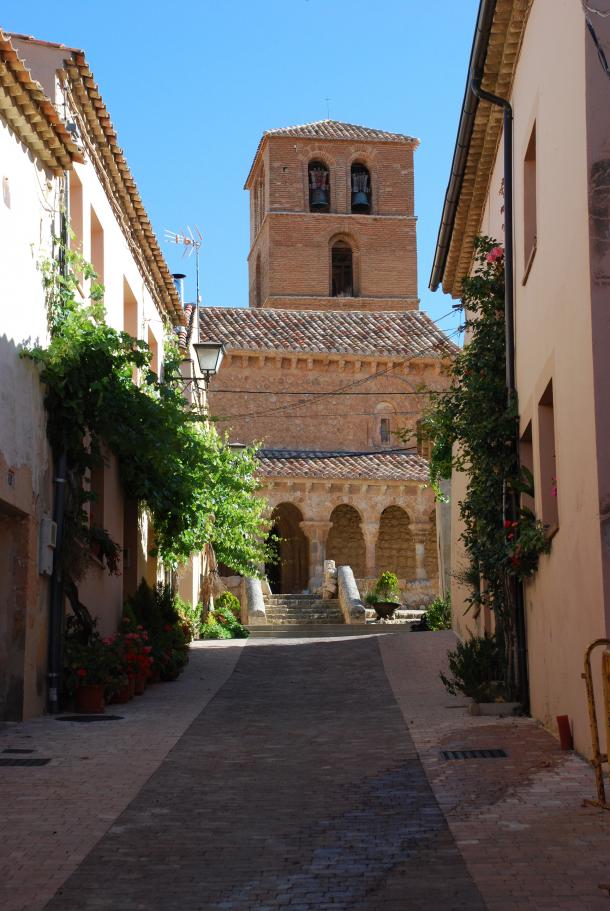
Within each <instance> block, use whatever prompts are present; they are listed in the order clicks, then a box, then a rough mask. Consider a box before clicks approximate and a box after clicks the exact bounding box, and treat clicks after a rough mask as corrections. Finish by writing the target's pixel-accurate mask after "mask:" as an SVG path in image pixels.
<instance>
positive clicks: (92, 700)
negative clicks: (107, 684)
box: [76, 683, 104, 715]
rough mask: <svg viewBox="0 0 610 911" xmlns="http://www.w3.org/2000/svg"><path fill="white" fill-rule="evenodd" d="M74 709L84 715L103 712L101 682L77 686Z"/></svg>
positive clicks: (102, 688) (101, 713)
mask: <svg viewBox="0 0 610 911" xmlns="http://www.w3.org/2000/svg"><path fill="white" fill-rule="evenodd" d="M76 710H77V712H82V713H83V714H84V715H103V714H104V687H103V686H102V684H101V683H89V684H85V685H84V686H79V687H77V689H76Z"/></svg>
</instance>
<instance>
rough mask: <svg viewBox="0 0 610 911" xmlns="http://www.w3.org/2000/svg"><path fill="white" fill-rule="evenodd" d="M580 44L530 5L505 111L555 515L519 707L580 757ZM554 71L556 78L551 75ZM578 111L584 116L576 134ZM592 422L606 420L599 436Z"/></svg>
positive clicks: (584, 143) (593, 617) (584, 534)
mask: <svg viewBox="0 0 610 911" xmlns="http://www.w3.org/2000/svg"><path fill="white" fill-rule="evenodd" d="M549 23H552V31H551V32H549ZM597 25H599V27H600V29H601V28H605V29H606V30H607V25H606V26H604V25H603V24H602V22H601V20H600V22H599V23H598V21H597V19H596V26H597ZM550 35H552V40H550V37H549V36H550ZM589 40H590V39H589V37H588V36H587V34H586V31H585V22H584V16H583V12H582V8H581V7H580V4H578V3H572V2H570V0H535V2H534V4H533V8H532V11H531V14H530V18H529V21H528V25H527V29H526V33H525V38H524V42H523V47H522V51H521V56H520V59H519V63H518V68H517V73H516V77H515V81H514V88H513V93H512V98H511V101H512V104H513V109H514V155H515V167H514V181H515V187H514V199H515V255H516V269H515V271H516V276H515V278H516V284H515V287H516V295H515V296H516V304H515V307H516V382H517V390H518V396H519V407H520V413H521V431H522V432H523V431H524V430H525V428H526V427H527V425H528V424H529V423H530V422H531V429H532V451H533V468H534V479H535V484H536V498H535V506H536V512H537V514H538V515H541V514H542V502H543V498H544V497H547V499H548V495H549V494H550V491H548V490H546V485H548V484H549V479H548V478H547V477H546V476H545V474H544V472H543V469H542V467H541V458H540V445H541V444H540V440H541V433H540V430H541V423H540V419H539V407H538V406H539V403H540V400H541V397H542V395H543V393H544V391H545V389H546V387H547V385H548V383H549V381H551V380H552V383H553V411H554V428H555V457H556V478H557V508H558V515H559V521H558V529H557V531H556V534H555V535H554V537H553V539H552V549H551V553H550V554H549V555H548V556H543V557H542V558H541V561H540V567H539V570H538V573H537V575H536V576H535V577H534V579H533V580H532V581H531V582H528V583H527V584H526V586H525V598H526V613H527V618H526V619H527V637H528V649H529V674H530V690H531V706H532V713H533V715H534V716H535V717H537V718H539V719H540V720H541V721H542V722H543V723H544V724H545V725H547V726H548V727H549V728H551V729H554V728H555V717H556V715H558V714H567V715H569V717H570V719H571V720H572V722H573V728H574V737H575V744H576V748H577V749H578V750H580V751H582V752H586V753H588V752H590V736H589V727H588V717H587V708H586V698H585V690H584V684H583V681H582V680H581V676H580V675H581V672H582V667H583V654H584V651H585V649H586V647H587V646H588V645H589V644H590V642H591V641H592V640H593V639H595V638H597V637H599V636H604V635H607V634H608V623H607V607H606V606H605V603H606V596H605V592H604V586H603V574H602V553H603V558H604V561H606V560H607V548H606V545H604V549H603V550H602V541H601V534H600V515H601V516H602V518H603V515H604V507H603V506H602V507H601V508H600V499H601V500H602V501H603V502H605V503H607V502H608V501H607V498H606V499H605V500H604V497H605V496H606V493H607V491H608V470H607V469H608V458H607V456H608V453H607V447H608V443H607V436H608V435H607V433H606V434H605V437H604V440H603V444H602V442H601V441H600V439H599V436H598V435H599V432H600V430H601V429H602V428H604V429H605V430H607V426H608V420H607V414H608V410H607V409H608V406H607V389H608V358H607V350H608V348H607V341H608V329H607V287H605V288H604V290H603V291H602V289H601V286H598V293H599V295H600V298H599V299H600V300H601V297H602V296H605V306H604V307H603V311H604V312H603V317H602V314H601V308H600V309H598V311H597V315H598V316H599V317H600V319H601V322H600V327H599V328H600V331H601V332H602V334H603V335H602V338H603V339H604V340H605V341H604V342H602V343H601V345H600V342H599V340H598V338H597V332H598V329H597V326H596V328H595V330H594V328H593V324H592V313H591V277H590V265H591V264H590V259H589V211H588V204H589V197H588V189H589V188H588V185H587V176H588V173H589V169H590V165H591V162H590V161H588V158H587V149H588V136H587V131H588V130H589V134H590V135H591V133H592V130H593V132H595V134H596V136H595V142H594V143H593V144H591V143H590V150H591V149H592V148H593V146H594V147H595V148H596V150H597V151H596V152H595V153H593V155H592V157H595V155H597V157H598V158H599V157H600V153H601V149H602V147H603V146H604V143H607V142H608V118H607V117H606V118H605V119H604V117H603V116H602V113H603V112H604V111H606V112H607V110H608V103H609V102H608V80H607V78H606V79H605V82H603V80H602V77H600V76H599V74H597V73H596V74H595V77H593V76H592V74H591V68H593V69H594V68H595V66H599V63H598V62H597V60H595V63H594V62H593V52H592V51H591V48H588V55H589V57H590V58H591V61H590V67H589V70H587V68H586V67H585V48H586V46H587V45H586V43H587V42H588V41H589ZM558 61H564V62H565V65H558ZM588 73H589V75H588V76H587V74H588ZM592 78H594V79H595V87H594V88H593V87H592V86H591V85H590V82H591V79H592ZM587 79H588V80H589V83H588V82H587ZM592 92H593V95H592V94H591V93H592ZM593 97H594V98H595V101H593ZM587 99H589V103H590V105H591V103H592V107H590V116H589V121H587ZM600 121H603V123H601V124H600ZM534 124H535V129H536V221H537V224H536V229H537V230H536V235H537V247H536V252H535V255H534V256H533V259H532V260H531V263H530V264H529V273H528V271H527V267H528V263H527V262H526V257H525V251H524V246H525V244H524V217H525V209H524V164H523V162H524V158H525V153H526V149H527V147H528V143H529V141H530V136H531V135H532V130H533V128H534ZM606 149H607V146H606ZM606 157H607V152H606ZM501 175H502V158H501V153H500V155H499V157H498V160H497V162H496V166H495V170H494V173H493V176H492V180H491V183H490V188H489V198H488V203H487V207H486V211H485V216H484V219H483V224H482V226H481V230H482V232H483V233H486V234H491V235H493V236H495V237H497V238H499V239H502V236H503V232H502V212H501V205H502V198H501V195H500V192H499V191H500V184H501ZM602 324H603V326H602ZM600 348H603V353H602V351H601V350H600ZM592 351H594V352H595V360H594V359H593V357H592ZM594 367H595V371H594ZM595 384H597V387H598V390H599V392H598V394H597V395H596V393H595V388H594V387H595ZM596 402H597V403H598V414H597V415H596V411H595V406H596ZM602 402H603V405H602V404H601V403H602ZM600 409H601V411H603V413H604V415H605V418H604V420H603V421H601V422H600V417H601V415H600ZM602 436H603V433H602ZM602 452H603V462H604V465H603V468H602V467H601V465H600V459H601V458H602ZM602 479H603V489H600V482H601V481H602ZM453 488H454V489H453V500H454V504H455V503H456V501H457V500H458V499H459V497H460V492H461V491H462V490H463V479H461V478H459V476H458V477H457V479H456V478H454V481H453ZM605 510H606V512H607V506H606V507H605ZM453 518H454V519H455V505H454V512H453ZM454 529H455V530H454V535H453V538H454V550H453V559H454V561H459V547H460V545H459V541H458V538H459V531H460V529H459V527H458V525H457V524H454ZM455 566H456V562H454V568H455ZM453 591H454V603H455V604H456V605H457V603H458V595H459V587H458V586H457V585H455V584H454V586H453ZM457 625H458V631H459V632H462V630H463V629H464V627H465V626H469V625H470V623H469V622H468V621H467V620H464V619H458V624H457Z"/></svg>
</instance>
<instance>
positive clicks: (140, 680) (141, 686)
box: [134, 674, 146, 696]
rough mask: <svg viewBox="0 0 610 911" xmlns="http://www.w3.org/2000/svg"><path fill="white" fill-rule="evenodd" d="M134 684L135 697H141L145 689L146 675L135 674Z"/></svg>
mask: <svg viewBox="0 0 610 911" xmlns="http://www.w3.org/2000/svg"><path fill="white" fill-rule="evenodd" d="M134 684H135V694H136V696H141V695H142V693H143V692H144V690H145V688H146V674H136V675H135V677H134Z"/></svg>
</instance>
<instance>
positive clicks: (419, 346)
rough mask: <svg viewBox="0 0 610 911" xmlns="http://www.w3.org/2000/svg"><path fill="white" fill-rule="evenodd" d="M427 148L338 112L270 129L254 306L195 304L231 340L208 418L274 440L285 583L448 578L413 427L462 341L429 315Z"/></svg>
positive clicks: (268, 461) (264, 146)
mask: <svg viewBox="0 0 610 911" xmlns="http://www.w3.org/2000/svg"><path fill="white" fill-rule="evenodd" d="M416 147H417V140H414V139H412V138H411V137H408V136H403V135H400V134H394V133H387V132H383V131H379V130H372V129H369V128H366V127H361V126H355V125H353V124H344V123H340V122H337V121H332V120H327V121H321V122H318V123H313V124H307V125H303V126H299V127H290V128H285V129H280V130H271V131H268V132H266V133H265V134H264V135H263V138H262V139H261V142H260V143H259V146H258V149H257V152H256V155H255V157H254V161H253V164H252V168H251V170H250V173H249V176H248V179H247V181H246V189H247V190H249V192H250V211H251V220H250V229H251V244H250V254H249V258H248V267H249V279H250V282H249V285H250V301H249V303H250V307H249V308H203V309H202V310H201V312H200V332H201V339H202V340H204V339H218V340H220V341H223V342H224V344H225V346H226V348H227V356H226V358H225V362H224V365H223V371H222V376H219V377H218V378H217V379H215V380H214V381H213V382H212V384H211V386H210V396H209V400H210V410H211V413H212V415H213V416H214V417H215V418H216V419H217V421H218V426H219V428H220V429H223V428H224V429H226V430H227V431H228V433H229V435H230V438H231V440H232V441H234V442H237V443H251V442H260V443H261V444H262V449H261V452H260V478H261V481H262V483H263V493H264V495H265V496H266V497H267V498H268V500H269V502H270V505H271V507H272V510H273V512H272V519H273V524H274V529H275V531H276V532H277V534H278V535H279V537H280V538H281V539H282V540H281V543H280V557H281V560H280V563H279V565H278V566H276V567H275V568H274V567H269V569H268V572H269V577H270V581H271V585H272V589H274V590H275V591H280V592H301V591H305V590H315V588H316V587H317V586H318V585H320V583H321V581H322V573H323V564H324V560H325V559H333V560H335V562H336V563H337V564H348V565H351V566H352V568H353V570H354V573H355V576H356V578H357V579H359V580H360V581H361V583H362V585H363V586H364V587H367V586H368V585H370V583H371V581H372V579H373V578H374V577H375V576H376V575H377V574H378V573H380V572H381V571H383V570H391V571H393V572H395V573H396V574H397V575H398V576H399V578H400V579H401V584H402V587H403V590H404V592H405V596H406V597H407V599H411V600H412V601H413V602H414V603H415V602H419V603H421V602H422V601H425V600H426V599H428V598H430V597H432V596H433V595H434V594H435V593H436V591H437V585H438V570H437V559H436V536H435V520H434V500H433V497H432V494H431V491H430V490H429V489H427V487H426V481H427V463H426V462H425V460H424V459H423V458H422V456H421V454H420V453H418V451H417V422H418V419H419V416H420V414H421V410H422V407H423V406H424V404H425V402H426V400H427V395H426V391H427V390H429V389H439V388H442V386H443V385H444V378H443V373H442V367H443V363H444V361H445V360H446V359H447V358H448V357H450V356H451V353H452V351H453V350H454V349H453V346H452V344H451V342H449V341H448V340H447V338H446V337H445V336H444V335H443V333H442V332H441V331H440V330H439V329H438V328H437V327H436V326H435V324H434V323H432V321H431V320H430V319H429V318H428V317H427V316H426V314H424V313H422V312H421V311H420V310H419V300H418V297H417V265H416V217H415V213H414V191H413V153H414V151H415V148H416ZM397 431H404V433H401V435H400V436H398V435H397Z"/></svg>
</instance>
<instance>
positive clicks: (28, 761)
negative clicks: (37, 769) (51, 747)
mask: <svg viewBox="0 0 610 911" xmlns="http://www.w3.org/2000/svg"><path fill="white" fill-rule="evenodd" d="M47 762H51V760H50V759H34V758H28V759H17V758H16V757H15V758H14V759H8V757H4V756H0V766H6V765H13V766H15V765H21V766H24V765H28V766H32V765H46V764H47Z"/></svg>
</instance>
